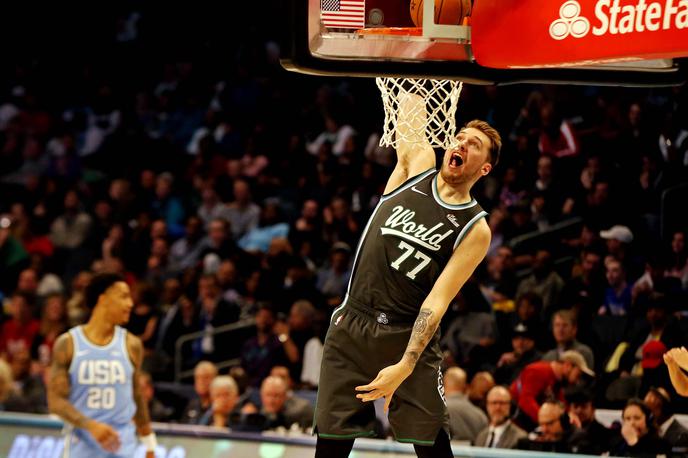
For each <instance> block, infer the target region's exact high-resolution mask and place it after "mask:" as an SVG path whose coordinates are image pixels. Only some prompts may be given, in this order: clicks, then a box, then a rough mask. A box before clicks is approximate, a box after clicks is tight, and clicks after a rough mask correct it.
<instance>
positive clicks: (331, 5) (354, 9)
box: [320, 0, 365, 29]
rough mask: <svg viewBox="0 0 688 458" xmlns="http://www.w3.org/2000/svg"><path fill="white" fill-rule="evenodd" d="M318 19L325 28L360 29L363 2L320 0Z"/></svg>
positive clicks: (363, 12) (363, 21) (363, 10)
mask: <svg viewBox="0 0 688 458" xmlns="http://www.w3.org/2000/svg"><path fill="white" fill-rule="evenodd" d="M320 19H322V22H323V25H324V26H325V27H336V28H340V29H362V28H363V27H364V26H365V0H320Z"/></svg>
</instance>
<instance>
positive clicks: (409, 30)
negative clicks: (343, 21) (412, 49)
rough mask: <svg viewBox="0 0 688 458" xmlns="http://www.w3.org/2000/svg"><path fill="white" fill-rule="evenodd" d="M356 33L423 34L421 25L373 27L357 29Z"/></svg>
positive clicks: (415, 35) (414, 35) (413, 35)
mask: <svg viewBox="0 0 688 458" xmlns="http://www.w3.org/2000/svg"><path fill="white" fill-rule="evenodd" d="M356 34H357V35H407V36H412V37H419V36H421V35H423V28H422V27H373V28H369V29H358V30H357V31H356Z"/></svg>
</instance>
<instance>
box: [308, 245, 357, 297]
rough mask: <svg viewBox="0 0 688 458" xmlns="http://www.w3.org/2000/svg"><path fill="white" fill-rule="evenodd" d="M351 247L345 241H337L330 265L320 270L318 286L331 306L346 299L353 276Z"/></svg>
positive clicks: (331, 253)
mask: <svg viewBox="0 0 688 458" xmlns="http://www.w3.org/2000/svg"><path fill="white" fill-rule="evenodd" d="M350 260H351V248H350V247H349V245H347V244H346V243H344V242H337V243H335V244H334V245H333V246H332V250H331V251H330V265H329V266H327V267H325V266H323V267H322V268H321V269H320V270H319V271H318V278H317V281H316V287H317V288H318V291H320V293H321V294H322V295H323V296H324V297H325V299H326V301H327V304H328V305H329V306H332V307H335V306H337V305H338V304H340V303H341V302H342V301H343V300H344V294H346V287H347V285H348V282H349V277H350V276H351V266H350V265H349V264H350Z"/></svg>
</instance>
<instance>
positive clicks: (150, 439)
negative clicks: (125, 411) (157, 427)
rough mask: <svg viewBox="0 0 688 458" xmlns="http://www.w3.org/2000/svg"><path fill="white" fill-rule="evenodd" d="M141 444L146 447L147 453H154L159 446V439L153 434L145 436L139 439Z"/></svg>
mask: <svg viewBox="0 0 688 458" xmlns="http://www.w3.org/2000/svg"><path fill="white" fill-rule="evenodd" d="M139 439H140V440H141V443H142V444H143V445H144V446H145V447H146V451H147V452H154V451H155V448H156V447H157V446H158V438H157V437H156V435H155V433H153V432H151V433H149V434H146V435H145V436H141V437H139Z"/></svg>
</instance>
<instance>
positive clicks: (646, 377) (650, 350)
mask: <svg viewBox="0 0 688 458" xmlns="http://www.w3.org/2000/svg"><path fill="white" fill-rule="evenodd" d="M666 352H667V347H666V345H664V343H663V342H662V341H660V340H651V341H649V342H647V343H646V344H645V345H643V358H642V360H641V361H640V366H641V367H642V369H643V374H642V378H641V381H640V393H641V394H642V393H647V391H648V390H649V389H650V388H652V387H653V386H669V384H670V383H671V382H670V379H669V373H668V371H667V368H666V367H664V364H662V362H663V360H664V353H666Z"/></svg>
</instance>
